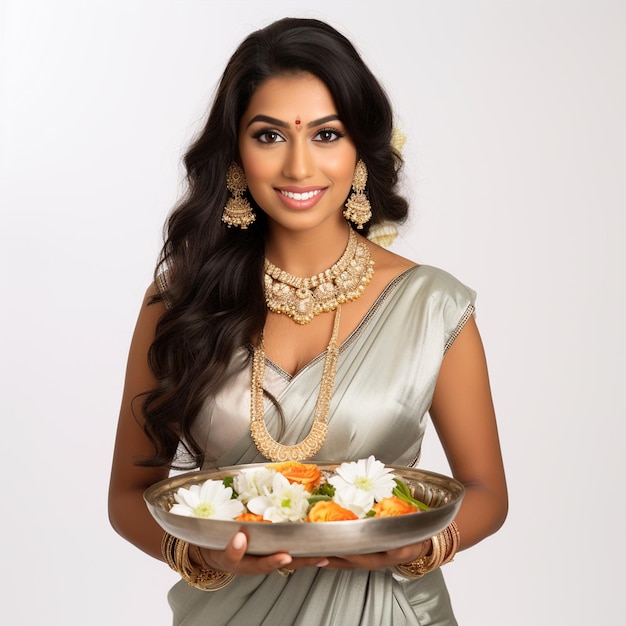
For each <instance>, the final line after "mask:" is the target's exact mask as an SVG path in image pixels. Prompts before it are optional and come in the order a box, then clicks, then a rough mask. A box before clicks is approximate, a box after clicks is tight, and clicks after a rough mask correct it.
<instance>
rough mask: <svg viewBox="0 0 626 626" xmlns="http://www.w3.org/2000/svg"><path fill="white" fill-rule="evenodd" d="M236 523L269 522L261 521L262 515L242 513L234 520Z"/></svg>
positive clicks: (266, 520)
mask: <svg viewBox="0 0 626 626" xmlns="http://www.w3.org/2000/svg"><path fill="white" fill-rule="evenodd" d="M235 521H236V522H268V523H269V522H270V521H269V520H268V519H263V516H262V515H256V514H255V513H242V514H241V515H240V516H239V517H236V518H235Z"/></svg>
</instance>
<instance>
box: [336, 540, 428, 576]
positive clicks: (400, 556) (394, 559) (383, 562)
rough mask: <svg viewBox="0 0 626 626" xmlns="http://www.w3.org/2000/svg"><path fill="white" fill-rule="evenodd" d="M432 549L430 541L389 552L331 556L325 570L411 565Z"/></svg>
mask: <svg viewBox="0 0 626 626" xmlns="http://www.w3.org/2000/svg"><path fill="white" fill-rule="evenodd" d="M431 547H432V543H431V541H430V539H427V540H426V541H422V542H420V543H414V544H411V545H408V546H402V547H401V548H396V549H395V550H388V551H387V552H374V553H372V554H350V555H346V556H341V557H338V556H329V557H328V561H329V562H328V565H326V566H325V569H328V568H335V569H367V570H374V569H383V568H385V567H393V566H394V565H399V564H400V563H410V562H411V561H415V560H417V559H419V558H421V557H423V556H426V555H427V554H428V553H429V552H430V550H431Z"/></svg>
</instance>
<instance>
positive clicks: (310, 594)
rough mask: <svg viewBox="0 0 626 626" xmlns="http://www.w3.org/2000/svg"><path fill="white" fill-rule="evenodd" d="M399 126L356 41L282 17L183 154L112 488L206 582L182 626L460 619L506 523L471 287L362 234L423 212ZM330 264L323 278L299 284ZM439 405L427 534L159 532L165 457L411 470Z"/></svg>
mask: <svg viewBox="0 0 626 626" xmlns="http://www.w3.org/2000/svg"><path fill="white" fill-rule="evenodd" d="M391 138H392V112H391V109H390V106H389V103H388V100H387V98H386V96H385V94H384V92H383V90H382V89H381V87H380V85H379V84H378V82H377V81H376V79H375V78H374V77H373V76H372V74H371V73H370V71H369V70H368V69H367V67H366V66H365V65H364V64H363V62H362V60H361V59H360V57H359V55H358V54H357V52H356V51H355V49H354V48H353V46H352V45H351V44H350V43H349V42H348V41H347V40H346V39H345V38H344V37H343V36H342V35H340V34H339V33H338V32H337V31H335V30H334V29H333V28H331V27H330V26H328V25H326V24H324V23H322V22H319V21H316V20H306V19H284V20H280V21H278V22H276V23H274V24H271V25H270V26H268V27H267V28H264V29H262V30H260V31H257V32H255V33H252V34H251V35H250V36H249V37H248V38H247V39H246V40H245V41H244V42H243V43H242V44H241V45H240V47H239V48H238V49H237V51H236V52H235V53H234V55H233V57H232V58H231V60H230V62H229V64H228V66H227V68H226V70H225V72H224V75H223V77H222V79H221V82H220V85H219V89H218V91H217V94H216V97H215V101H214V103H213V106H212V109H211V112H210V115H209V118H208V122H207V124H206V126H205V128H204V130H203V131H202V133H201V134H200V136H199V138H198V139H197V140H196V142H195V143H194V145H193V146H192V147H191V149H190V150H189V152H188V153H187V155H186V157H185V165H186V168H187V172H188V183H189V191H188V194H187V196H186V197H185V199H184V200H183V201H182V202H181V204H180V205H179V206H178V208H177V209H176V210H175V211H174V212H173V214H172V215H171V217H170V218H169V220H168V224H167V229H166V240H165V244H164V247H163V252H162V255H161V259H160V263H159V265H158V267H157V270H156V272H155V282H154V284H153V286H152V287H150V288H149V290H148V292H147V294H146V298H145V301H144V304H143V306H142V308H141V312H140V315H139V319H138V322H137V326H136V330H135V333H134V337H133V340H132V345H131V349H130V355H129V361H128V369H127V375H126V384H125V389H124V396H123V400H122V407H121V414H120V419H119V426H118V434H117V440H116V444H115V454H114V459H113V468H112V475H111V484H110V498H109V510H110V518H111V522H112V524H113V526H114V528H115V529H116V530H117V531H118V532H119V533H120V534H121V535H122V536H123V537H125V538H126V539H128V540H129V541H131V542H132V543H134V544H135V545H136V546H138V547H139V548H140V549H142V550H144V551H145V552H147V553H148V554H151V555H152V556H154V557H156V558H158V559H162V560H166V561H167V562H168V563H169V564H170V565H171V566H172V567H174V568H175V569H177V570H178V571H180V572H181V575H182V576H183V577H184V578H185V579H186V580H187V581H189V582H190V583H191V584H187V582H185V581H184V580H182V581H181V582H180V583H178V584H177V585H176V586H174V588H173V589H172V590H171V592H170V595H169V600H170V605H171V606H172V610H173V613H174V623H175V624H183V623H184V624H186V625H188V624H204V623H212V624H242V625H245V626H249V625H250V624H328V625H330V624H338V623H341V624H342V625H344V626H345V625H350V624H394V625H396V624H421V625H422V626H424V625H425V624H446V625H449V624H455V623H456V621H455V619H454V616H453V613H452V609H451V606H450V602H449V598H448V594H447V591H446V588H445V584H444V582H443V578H442V576H441V572H440V568H439V565H441V563H442V562H447V561H449V560H451V558H452V557H453V556H454V551H455V550H456V548H459V549H465V548H468V547H470V546H471V545H473V544H475V543H477V542H478V541H480V540H481V539H483V538H484V537H486V536H488V535H489V534H491V533H493V532H495V531H496V530H497V529H498V528H499V527H500V525H501V524H502V523H503V521H504V518H505V516H506V508H507V496H506V485H505V479H504V472H503V467H502V461H501V455H500V448H499V443H498V435H497V429H496V422H495V417H494V411H493V406H492V401H491V395H490V390H489V382H488V376H487V368H486V364H485V359H484V354H483V349H482V344H481V340H480V336H479V334H478V331H477V328H476V325H475V322H474V319H473V316H472V313H473V300H474V294H473V292H472V291H471V290H470V289H468V288H466V287H465V286H463V285H462V284H460V283H459V282H458V281H457V280H456V279H454V278H453V277H452V276H450V275H449V274H447V273H445V272H443V271H441V270H437V269H435V268H432V267H428V266H418V265H416V264H415V263H414V262H412V261H410V260H408V259H404V258H401V257H399V256H397V255H395V254H393V253H391V252H389V251H387V250H385V249H383V248H382V247H380V246H378V245H376V244H375V243H373V242H371V241H369V240H367V239H366V238H365V237H364V236H366V235H368V233H369V232H370V230H371V229H372V228H373V227H377V226H380V225H381V224H383V223H385V224H386V223H393V222H401V221H402V220H403V219H404V218H405V217H406V213H407V203H406V201H405V200H404V199H403V198H401V197H400V196H399V195H398V194H397V191H396V184H397V180H398V171H399V168H400V166H401V159H400V156H399V154H398V153H397V152H396V151H395V150H394V148H392V146H391ZM338 259H339V261H338ZM334 265H335V266H337V265H338V266H340V269H339V271H335V270H336V267H335V270H331V272H330V273H329V276H330V278H328V277H327V278H325V279H324V280H322V282H326V283H328V284H327V285H326V286H322V288H318V289H316V288H315V284H313V286H311V285H310V284H309V283H308V282H307V283H306V284H304V285H303V284H302V281H301V278H303V277H315V276H317V275H318V274H320V273H322V272H324V271H325V270H327V269H329V268H331V267H332V266H334ZM298 277H300V278H298ZM313 283H315V280H313ZM264 394H265V398H264ZM251 399H252V402H251ZM427 412H428V413H430V415H431V418H432V421H433V423H434V425H435V427H436V430H437V433H438V435H439V437H440V440H441V442H442V444H443V447H444V449H445V452H446V454H447V457H448V459H449V462H450V467H451V470H452V473H453V475H454V476H455V478H457V479H458V480H459V481H461V482H463V483H464V485H465V487H466V495H465V498H464V500H463V503H462V506H461V508H460V511H459V514H458V517H457V519H456V520H455V523H454V524H453V525H451V527H449V528H448V529H446V531H444V533H443V534H440V535H441V536H436V537H434V538H433V539H429V540H428V541H424V542H419V543H415V544H412V545H407V546H404V547H402V548H399V549H396V550H392V551H389V552H384V553H376V554H367V555H356V556H344V557H331V558H325V557H318V558H308V557H307V558H302V557H298V558H295V557H291V556H290V555H289V554H285V553H280V554H273V555H269V556H252V555H247V554H246V537H245V535H244V534H243V533H237V534H236V535H235V536H234V537H233V539H232V541H231V543H230V544H229V546H228V547H227V548H226V549H225V550H224V551H223V552H222V551H215V550H207V549H204V548H202V549H199V548H197V547H194V546H188V545H184V544H183V543H182V542H177V540H176V539H175V538H173V537H165V539H164V538H163V532H162V530H161V529H160V527H159V526H158V525H157V524H156V523H155V522H154V520H153V519H152V517H151V516H150V514H149V512H148V511H147V509H146V507H145V505H144V503H143V500H142V494H143V492H144V490H145V489H146V488H147V487H148V486H149V485H151V484H153V483H155V482H157V481H159V480H161V479H163V478H165V477H167V475H168V471H169V468H170V467H185V466H186V467H201V468H211V467H219V466H225V465H236V464H244V463H253V462H261V461H264V460H266V459H278V458H282V457H281V455H282V454H287V455H291V456H294V457H295V458H300V459H307V458H313V459H319V460H327V461H330V460H335V461H338V460H356V459H361V458H366V457H368V456H370V455H374V456H375V457H376V458H377V459H379V460H380V461H382V462H383V463H385V464H389V465H391V464H395V465H411V464H414V463H416V462H417V459H418V457H419V452H420V446H421V441H422V437H423V433H424V429H425V425H426V414H427ZM186 463H187V465H185V464H186ZM459 538H460V539H459ZM183 547H184V550H183V549H182V548H183ZM183 553H184V554H183ZM435 553H437V554H438V555H439V556H438V557H437V558H435V556H434V554H435ZM181 555H183V556H181ZM205 590H215V591H216V592H215V593H207V592H206V591H205Z"/></svg>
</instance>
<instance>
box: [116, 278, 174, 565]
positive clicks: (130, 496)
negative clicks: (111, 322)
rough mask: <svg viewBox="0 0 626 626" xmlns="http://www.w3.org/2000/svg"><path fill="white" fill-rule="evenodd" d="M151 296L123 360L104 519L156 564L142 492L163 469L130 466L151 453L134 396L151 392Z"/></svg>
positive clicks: (157, 309)
mask: <svg viewBox="0 0 626 626" xmlns="http://www.w3.org/2000/svg"><path fill="white" fill-rule="evenodd" d="M155 293H156V290H155V288H154V286H153V287H151V288H150V289H149V290H148V291H147V292H146V296H145V298H144V301H143V304H142V306H141V311H140V313H139V318H138V320H137V324H136V326H135V332H134V334H133V338H132V342H131V346H130V352H129V355H128V363H127V367H126V380H125V383H124V392H123V395H122V404H121V408H120V416H119V421H118V426H117V435H116V439H115V449H114V453H113V464H112V469H111V479H110V483H109V519H110V521H111V524H112V526H113V528H114V529H115V530H116V531H117V532H118V533H119V534H120V535H121V536H122V537H124V538H125V539H127V540H128V541H130V542H131V543H133V544H134V545H136V546H137V547H138V548H140V549H141V550H143V551H144V552H146V553H147V554H150V555H151V556H153V557H155V558H157V559H161V560H162V556H161V548H160V546H161V538H162V537H163V530H162V529H161V527H160V526H159V525H158V524H157V522H156V521H155V520H154V519H153V517H152V515H151V514H150V512H149V511H148V508H147V507H146V505H145V503H144V501H143V492H144V491H145V490H146V489H147V488H148V487H149V486H150V485H152V484H154V483H155V482H158V481H159V480H163V479H164V478H167V476H168V473H169V472H168V468H165V467H158V468H153V467H150V468H147V467H140V466H138V465H136V464H135V462H134V461H135V459H137V458H145V457H149V456H150V455H151V454H153V452H154V451H153V448H152V445H151V443H150V441H149V440H148V438H147V437H146V435H145V433H144V431H143V418H142V415H141V402H142V400H141V398H139V397H137V396H138V395H139V394H141V393H144V392H145V391H148V390H150V389H153V388H154V387H155V386H156V381H155V379H154V376H153V374H152V372H151V370H150V367H149V366H148V359H147V355H148V350H149V348H150V345H151V343H152V341H153V339H154V333H155V329H156V325H157V322H158V320H159V318H160V317H161V315H162V314H163V311H164V307H163V304H162V303H158V304H152V305H148V302H149V300H150V298H151V297H152V296H153V295H154V294H155ZM133 409H134V412H133Z"/></svg>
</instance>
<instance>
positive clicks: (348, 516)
mask: <svg viewBox="0 0 626 626" xmlns="http://www.w3.org/2000/svg"><path fill="white" fill-rule="evenodd" d="M354 519H359V518H358V517H357V516H356V515H355V514H354V513H353V512H352V511H349V510H348V509H344V508H343V507H342V506H339V505H338V504H337V503H336V502H334V501H333V500H322V501H321V502H316V503H315V504H314V505H313V506H312V507H311V510H310V511H309V515H308V516H307V519H306V521H307V522H342V521H344V520H354Z"/></svg>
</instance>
